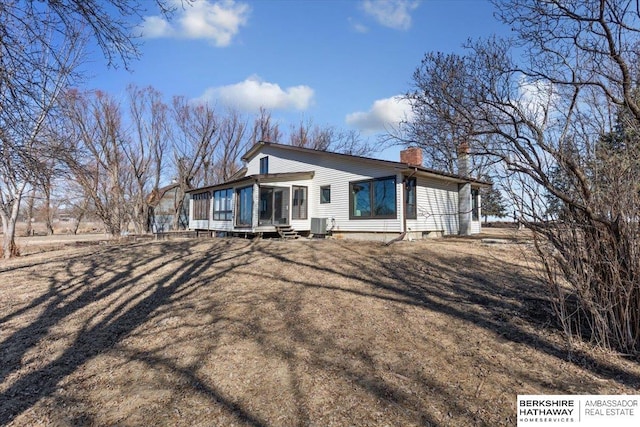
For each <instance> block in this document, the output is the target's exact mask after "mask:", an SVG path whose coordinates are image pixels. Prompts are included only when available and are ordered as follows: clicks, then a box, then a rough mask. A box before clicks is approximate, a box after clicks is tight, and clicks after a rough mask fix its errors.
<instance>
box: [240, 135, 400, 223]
mask: <svg viewBox="0 0 640 427" xmlns="http://www.w3.org/2000/svg"><path fill="white" fill-rule="evenodd" d="M265 156H268V157H269V173H285V172H306V171H314V173H315V175H314V178H313V181H312V184H311V183H310V184H309V186H308V188H309V191H308V197H309V204H308V209H309V210H308V212H309V221H308V222H309V225H307V226H306V227H305V228H302V227H299V228H296V223H294V222H292V224H291V225H292V226H293V227H294V228H296V229H300V230H308V229H309V228H310V218H311V217H314V218H315V217H318V218H327V219H328V223H329V224H332V220H333V223H334V226H335V228H334V230H335V231H363V232H401V231H402V220H401V218H402V216H401V212H402V207H403V191H402V190H403V184H402V175H401V174H399V173H398V172H397V171H396V169H395V168H394V167H392V166H389V167H381V165H380V164H379V163H369V162H367V161H362V162H354V161H353V158H349V157H345V158H340V156H335V155H323V154H322V153H305V152H299V151H293V150H286V149H284V150H283V149H280V148H278V147H273V146H265V147H264V148H263V149H262V151H261V152H260V153H259V154H258V155H256V156H255V157H254V158H253V159H251V160H250V161H249V162H248V163H247V175H252V174H258V173H259V172H260V159H261V158H263V157H265ZM388 176H394V177H395V178H396V206H397V209H396V212H397V215H396V218H394V219H355V220H353V219H349V182H351V181H359V180H366V179H370V178H382V177H388ZM294 185H304V184H298V183H294ZM325 185H330V186H331V203H326V204H321V203H320V187H321V186H325Z"/></svg>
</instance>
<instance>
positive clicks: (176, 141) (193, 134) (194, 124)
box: [172, 97, 218, 230]
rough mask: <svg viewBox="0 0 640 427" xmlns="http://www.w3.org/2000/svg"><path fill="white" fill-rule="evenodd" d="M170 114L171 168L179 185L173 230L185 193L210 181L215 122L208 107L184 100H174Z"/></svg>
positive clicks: (214, 147) (177, 224)
mask: <svg viewBox="0 0 640 427" xmlns="http://www.w3.org/2000/svg"><path fill="white" fill-rule="evenodd" d="M172 115H173V120H174V123H175V129H174V133H173V147H172V149H173V162H174V163H173V166H174V173H175V179H176V180H177V183H178V185H179V189H178V191H177V193H176V200H175V213H174V218H173V224H172V229H174V230H176V229H178V228H179V226H180V221H181V219H182V218H183V217H184V208H185V207H184V198H185V195H186V192H187V191H188V190H191V189H193V188H196V187H197V186H199V185H202V184H204V182H205V181H206V180H208V179H210V176H211V170H212V167H213V162H214V159H213V153H214V152H215V150H216V146H217V145H216V142H217V140H216V131H217V130H218V120H217V117H216V115H215V113H214V111H213V109H212V108H211V107H210V106H209V105H207V104H193V103H190V102H189V101H188V100H187V99H186V98H184V97H174V99H173V108H172Z"/></svg>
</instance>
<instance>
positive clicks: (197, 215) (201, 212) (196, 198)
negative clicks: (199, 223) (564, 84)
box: [191, 191, 211, 220]
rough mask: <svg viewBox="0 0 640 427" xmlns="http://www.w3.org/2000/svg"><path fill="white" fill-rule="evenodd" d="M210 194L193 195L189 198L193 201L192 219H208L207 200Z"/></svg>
mask: <svg viewBox="0 0 640 427" xmlns="http://www.w3.org/2000/svg"><path fill="white" fill-rule="evenodd" d="M210 198H211V193H209V192H208V191H207V192H205V193H195V194H193V195H192V196H191V199H192V200H193V219H195V220H203V219H209V200H210Z"/></svg>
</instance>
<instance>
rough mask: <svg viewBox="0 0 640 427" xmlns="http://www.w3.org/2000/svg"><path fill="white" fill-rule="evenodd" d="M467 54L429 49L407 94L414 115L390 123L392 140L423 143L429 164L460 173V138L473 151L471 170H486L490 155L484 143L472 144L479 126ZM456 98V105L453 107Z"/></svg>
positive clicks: (473, 172)
mask: <svg viewBox="0 0 640 427" xmlns="http://www.w3.org/2000/svg"><path fill="white" fill-rule="evenodd" d="M469 72H470V68H469V64H468V58H465V57H463V56H460V55H456V54H443V53H441V52H429V53H427V54H425V56H424V58H423V59H422V62H421V64H420V66H419V67H418V68H417V69H416V71H415V72H414V73H413V88H412V89H411V90H410V91H409V92H407V94H405V99H406V100H408V101H409V102H410V104H411V106H412V110H413V119H412V120H410V121H404V122H403V123H401V124H400V125H399V126H398V127H397V128H395V129H390V133H389V134H388V135H387V137H386V141H387V142H391V143H393V144H399V145H403V146H415V147H420V148H422V150H423V154H424V156H423V158H424V162H425V164H426V166H428V167H431V168H433V169H437V170H442V171H445V172H449V173H453V174H455V173H458V172H459V171H458V164H459V162H458V154H459V153H460V148H461V144H465V145H466V146H467V147H468V148H469V150H470V152H469V154H470V157H469V159H470V165H469V166H470V170H469V171H468V173H469V174H470V175H471V176H474V177H479V176H482V175H483V174H484V173H485V172H486V170H487V163H488V160H489V159H488V158H487V157H484V156H481V155H479V154H482V153H481V150H482V147H481V145H480V144H470V142H471V140H472V139H473V138H478V137H479V136H478V135H477V134H476V133H475V132H474V128H473V126H474V120H473V114H474V110H473V107H472V105H471V103H470V99H469V96H468V95H469V92H468V90H469V88H468V87H467V85H468V82H469V80H470V79H471V76H470V75H469V74H468V73H469ZM452 104H456V105H457V106H458V107H457V108H455V109H454V108H451V105H452Z"/></svg>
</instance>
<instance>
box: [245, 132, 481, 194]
mask: <svg viewBox="0 0 640 427" xmlns="http://www.w3.org/2000/svg"><path fill="white" fill-rule="evenodd" d="M265 147H275V148H279V149H283V150H289V151H295V152H301V153H312V154H316V155H324V156H336V157H339V158H343V159H344V158H346V159H351V160H353V161H358V162H367V163H371V162H373V163H376V164H379V165H381V166H383V165H384V166H387V167H389V166H391V167H394V168H397V169H401V170H403V169H404V170H407V171H411V172H415V173H420V175H424V176H429V177H433V178H440V179H446V180H449V181H456V182H458V183H464V182H470V183H472V184H477V185H478V186H481V187H488V186H491V185H492V183H490V182H487V181H483V180H479V179H475V178H469V177H463V176H461V175H456V174H452V173H448V172H442V171H437V170H435V169H430V168H425V167H422V166H413V165H410V164H409V163H403V162H394V161H391V160H382V159H374V158H372V157H364V156H354V155H352V154H343V153H336V152H333V151H323V150H315V149H312V148H306V147H296V146H293V145H285V144H278V143H275V142H268V141H259V142H257V143H256V144H254V145H253V147H251V148H250V149H249V150H248V151H247V152H246V153H245V155H244V156H242V160H243V161H244V162H248V161H250V160H251V159H253V158H254V157H255V156H256V155H258V153H260V151H262V149H263V148H265Z"/></svg>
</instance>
